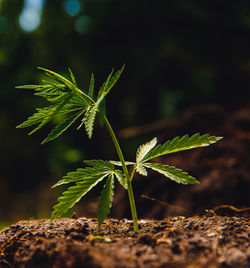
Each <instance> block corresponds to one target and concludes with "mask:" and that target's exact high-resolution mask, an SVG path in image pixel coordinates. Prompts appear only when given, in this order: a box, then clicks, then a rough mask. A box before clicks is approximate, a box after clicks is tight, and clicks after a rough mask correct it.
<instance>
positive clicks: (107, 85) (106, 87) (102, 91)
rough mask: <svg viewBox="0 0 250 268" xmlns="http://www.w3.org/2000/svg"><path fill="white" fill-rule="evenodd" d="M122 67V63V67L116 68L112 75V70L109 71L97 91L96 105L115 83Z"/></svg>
mask: <svg viewBox="0 0 250 268" xmlns="http://www.w3.org/2000/svg"><path fill="white" fill-rule="evenodd" d="M124 67H125V65H123V66H122V68H121V69H120V70H118V71H117V72H116V73H115V74H114V75H113V71H114V70H112V72H111V73H110V75H109V76H108V78H107V79H106V81H105V83H104V84H103V85H102V87H101V88H100V90H99V92H98V97H97V105H99V104H100V103H101V102H102V100H103V98H104V97H105V96H107V94H108V93H109V92H110V90H111V89H112V87H113V86H114V85H115V84H116V82H117V80H118V79H119V77H120V76H121V74H122V72H123V69H124Z"/></svg>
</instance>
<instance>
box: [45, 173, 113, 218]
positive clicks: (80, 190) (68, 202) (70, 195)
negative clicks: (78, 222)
mask: <svg viewBox="0 0 250 268" xmlns="http://www.w3.org/2000/svg"><path fill="white" fill-rule="evenodd" d="M108 175H109V173H105V174H98V175H93V176H90V177H85V178H84V180H83V181H78V182H76V185H75V186H70V187H69V188H68V190H67V191H65V192H64V193H63V194H62V195H61V196H60V197H59V198H58V204H57V205H55V206H54V211H53V212H52V214H51V219H50V221H51V222H52V221H53V220H54V219H56V218H58V217H61V216H62V215H63V214H65V213H67V211H68V210H69V209H70V208H72V207H73V206H74V205H75V204H76V203H77V202H79V200H80V199H81V198H82V197H83V196H84V195H86V193H87V192H89V191H90V190H91V189H92V188H93V187H94V186H95V185H96V184H98V183H99V182H100V181H102V180H103V179H104V178H105V177H106V176H108Z"/></svg>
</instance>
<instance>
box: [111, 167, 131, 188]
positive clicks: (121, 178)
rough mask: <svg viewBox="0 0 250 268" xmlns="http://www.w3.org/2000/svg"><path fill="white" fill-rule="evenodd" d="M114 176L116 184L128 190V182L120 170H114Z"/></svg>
mask: <svg viewBox="0 0 250 268" xmlns="http://www.w3.org/2000/svg"><path fill="white" fill-rule="evenodd" d="M114 174H115V177H116V178H117V180H118V182H119V183H120V184H121V186H122V187H123V188H124V189H126V190H127V189H128V182H127V180H126V177H125V176H124V173H123V172H122V171H121V170H119V169H116V170H115V171H114Z"/></svg>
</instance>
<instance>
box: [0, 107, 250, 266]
mask: <svg viewBox="0 0 250 268" xmlns="http://www.w3.org/2000/svg"><path fill="white" fill-rule="evenodd" d="M196 132H200V133H201V134H205V133H209V134H211V135H216V136H223V137H224V139H223V140H222V141H221V142H219V143H217V144H214V145H212V146H209V147H207V148H201V149H195V150H190V151H187V152H181V153H177V154H171V155H168V156H167V157H163V158H159V159H156V161H157V162H161V163H166V164H170V165H174V166H176V167H178V168H181V169H183V170H185V171H187V172H189V173H190V174H191V175H193V176H194V177H196V178H197V179H198V180H199V181H200V184H199V185H191V186H186V185H185V186H184V185H179V184H177V183H173V182H171V181H169V180H166V179H165V178H164V177H163V176H160V175H158V174H156V173H153V172H150V173H149V176H148V177H141V176H136V177H135V178H134V183H133V185H134V192H135V193H136V195H135V197H136V205H137V209H138V213H139V217H140V218H141V219H142V220H140V221H139V226H140V230H139V233H138V234H136V233H134V232H133V224H132V222H131V221H130V220H127V219H123V217H127V218H130V208H129V204H128V200H127V194H126V192H125V191H124V190H123V189H122V188H121V187H120V188H119V186H118V187H117V188H116V195H115V199H114V204H113V208H112V210H111V214H110V215H111V217H113V218H115V219H109V220H106V221H105V223H104V224H103V225H102V226H101V228H100V229H98V227H97V222H96V219H95V218H91V217H93V216H94V215H95V214H93V211H96V209H95V207H96V204H95V205H94V206H93V204H92V205H89V206H88V205H85V206H84V207H85V208H87V209H85V210H84V212H81V210H79V212H80V213H79V212H78V213H79V215H86V216H88V217H89V218H77V217H75V218H72V219H58V220H55V221H54V222H53V224H52V225H50V224H49V220H47V219H45V220H29V221H20V222H17V223H16V224H13V225H11V226H10V227H8V228H6V229H5V230H3V231H1V232H0V267H17V268H19V267H20V268H22V267H25V268H26V267H27V268H28V267H38V268H39V267H52V268H53V267H105V268H106V267H109V268H110V267H111V268H112V267H167V268H176V267H178V268H179V267H180V268H181V267H187V268H196V267H207V268H214V267H221V268H229V267H232V268H236V267H237V268H241V267H242V268H243V267H244V268H248V267H250V220H249V216H250V208H249V207H250V200H249V189H250V176H249V174H250V165H249V162H250V155H249V149H250V106H246V107H240V108H237V109H232V108H231V107H230V109H227V108H225V107H224V108H223V107H218V106H203V107H200V108H196V109H191V110H189V111H186V112H185V114H183V115H182V116H181V117H179V118H178V120H173V121H167V122H162V121H161V122H158V123H157V122H156V123H154V124H153V125H149V126H143V127H137V128H132V129H127V130H123V131H121V133H120V134H121V137H126V138H128V137H132V136H137V135H141V134H143V135H145V136H147V137H149V136H151V137H153V136H157V137H158V141H159V143H163V142H164V141H166V140H167V139H172V138H173V137H175V136H182V135H185V134H193V133H196ZM148 140H149V138H148ZM85 204H86V203H85ZM79 207H80V206H79ZM91 213H92V214H91ZM194 215H195V216H194Z"/></svg>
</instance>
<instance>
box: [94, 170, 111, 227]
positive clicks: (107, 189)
mask: <svg viewBox="0 0 250 268" xmlns="http://www.w3.org/2000/svg"><path fill="white" fill-rule="evenodd" d="M113 196H114V175H113V174H110V175H109V177H108V178H107V181H106V183H105V185H104V188H103V190H102V192H101V196H100V202H99V204H98V210H97V219H98V227H100V226H101V225H102V223H103V221H104V219H106V218H107V216H108V214H109V212H110V208H111V206H112V202H113Z"/></svg>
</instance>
